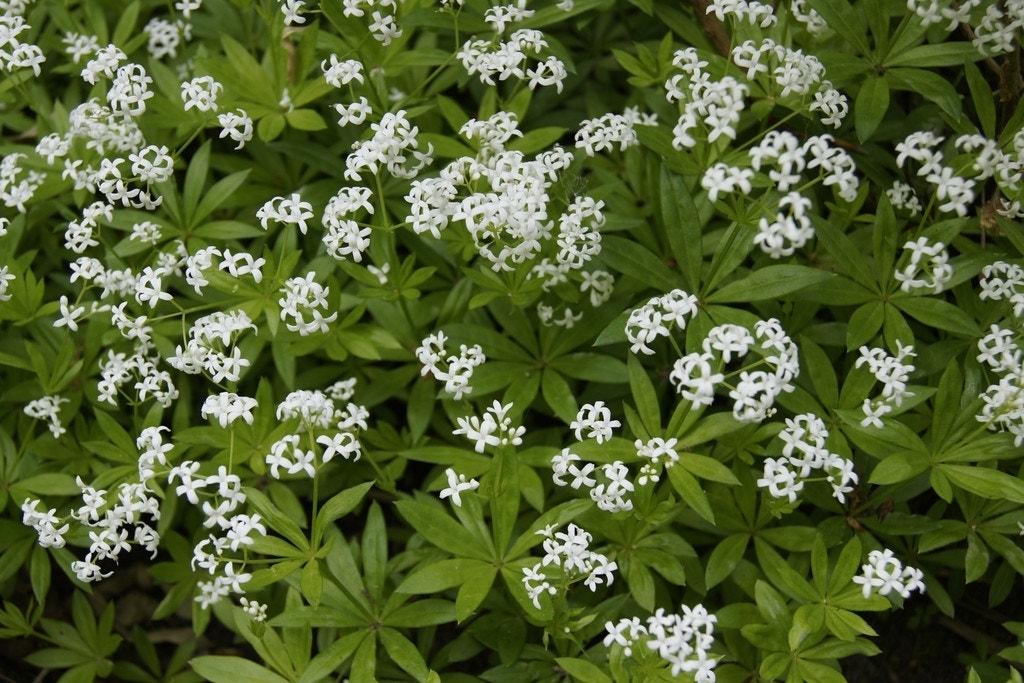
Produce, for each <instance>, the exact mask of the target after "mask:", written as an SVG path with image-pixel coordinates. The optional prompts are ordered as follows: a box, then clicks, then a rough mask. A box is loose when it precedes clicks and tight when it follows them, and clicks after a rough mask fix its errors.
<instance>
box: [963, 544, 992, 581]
mask: <svg viewBox="0 0 1024 683" xmlns="http://www.w3.org/2000/svg"><path fill="white" fill-rule="evenodd" d="M988 563H989V554H988V548H987V547H986V546H985V544H984V543H982V541H981V539H980V538H978V536H977V534H968V535H967V553H966V554H965V555H964V571H965V576H964V581H965V582H966V583H971V582H973V581H977V580H978V579H980V578H981V577H982V576H984V575H985V570H986V569H988Z"/></svg>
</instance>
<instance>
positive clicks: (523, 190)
mask: <svg viewBox="0 0 1024 683" xmlns="http://www.w3.org/2000/svg"><path fill="white" fill-rule="evenodd" d="M459 132H460V134H461V135H463V136H464V137H465V138H466V139H467V140H470V141H475V142H476V144H477V146H478V150H479V151H478V153H477V155H476V157H475V158H474V157H460V158H458V159H456V160H454V161H452V162H451V163H449V164H448V165H447V166H445V168H443V169H442V170H441V173H440V176H439V177H436V178H427V179H418V180H415V181H413V183H412V186H411V187H410V189H409V194H408V195H406V198H405V199H406V201H407V202H408V203H409V208H410V214H409V216H408V217H407V218H406V221H407V223H408V224H409V225H410V226H411V227H412V228H413V230H414V231H415V232H416V233H417V234H422V233H425V232H429V233H430V234H431V235H432V236H433V237H434V238H436V239H440V237H441V231H442V230H444V229H445V228H446V227H448V226H449V225H450V224H451V223H453V222H461V223H463V224H464V225H465V227H466V229H467V230H468V231H469V233H470V235H471V236H472V238H473V243H474V245H475V247H476V249H477V251H478V253H479V254H480V256H482V257H483V258H485V259H487V261H489V262H490V263H491V268H492V269H493V270H495V271H507V272H511V271H513V270H515V269H516V266H518V265H520V264H523V263H528V262H531V261H535V260H536V259H537V258H538V257H540V256H542V254H543V252H544V251H545V250H546V249H547V250H549V253H550V252H551V251H553V252H554V253H553V254H552V255H551V257H548V258H543V259H542V260H540V262H539V263H537V264H536V265H535V266H534V267H533V268H532V269H531V272H530V277H531V278H543V279H544V284H545V285H547V286H548V287H551V286H553V285H556V284H558V283H559V282H564V281H566V280H567V276H568V274H569V273H571V272H575V271H579V270H581V269H582V268H583V267H584V266H585V265H586V264H587V263H588V262H590V261H591V260H592V259H593V258H594V257H595V256H597V255H598V254H599V253H600V250H601V233H600V228H601V226H602V225H604V221H605V219H604V215H603V213H602V210H603V208H604V203H603V202H600V201H595V200H594V199H592V198H590V197H587V196H576V197H575V198H573V199H572V200H571V201H569V202H568V206H566V209H565V212H564V213H563V214H562V215H561V216H559V217H558V219H557V221H554V220H552V219H551V215H550V212H549V209H550V202H551V196H552V195H553V194H554V189H555V188H554V186H555V181H556V180H557V179H558V175H559V173H561V172H562V171H564V170H565V169H567V168H568V167H569V165H570V164H571V163H572V158H573V157H572V154H570V153H569V152H567V151H565V150H564V149H562V148H561V147H558V146H556V147H554V148H553V149H551V150H549V151H546V152H543V153H541V154H539V155H538V156H537V157H536V158H535V159H533V160H527V159H526V158H525V156H524V155H523V153H522V152H517V151H514V150H509V149H506V148H505V144H506V143H507V142H508V141H509V140H511V139H512V138H513V137H516V136H519V135H521V133H520V132H519V130H518V121H517V120H516V118H515V115H514V114H511V113H508V112H499V113H497V114H495V115H494V116H492V117H491V118H489V119H487V120H485V121H478V120H475V119H471V120H470V121H467V122H466V124H465V125H463V127H462V128H461V129H460V131H459ZM463 189H464V190H465V191H466V194H465V195H464V196H462V197H460V191H461V190H463ZM556 225H557V231H556V230H555V227H556ZM552 257H553V258H552Z"/></svg>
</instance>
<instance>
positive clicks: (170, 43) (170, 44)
mask: <svg viewBox="0 0 1024 683" xmlns="http://www.w3.org/2000/svg"><path fill="white" fill-rule="evenodd" d="M202 6H203V0H177V1H176V2H175V3H174V9H175V15H174V20H173V21H171V20H170V19H167V18H165V17H161V16H154V17H153V18H151V19H150V20H149V22H148V23H147V24H146V26H145V27H144V28H143V33H145V34H146V36H147V38H148V42H147V46H146V49H147V51H148V52H149V55H150V56H151V57H152V58H153V59H163V58H165V57H170V58H171V59H174V58H175V57H177V56H178V48H179V47H181V44H182V42H187V41H189V40H191V39H192V14H193V13H194V12H198V11H199V10H200V9H201V8H202Z"/></svg>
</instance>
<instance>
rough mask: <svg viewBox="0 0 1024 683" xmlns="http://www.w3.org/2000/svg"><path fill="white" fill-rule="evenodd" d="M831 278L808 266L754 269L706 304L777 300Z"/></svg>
mask: <svg viewBox="0 0 1024 683" xmlns="http://www.w3.org/2000/svg"><path fill="white" fill-rule="evenodd" d="M833 277H835V275H834V274H833V273H830V272H828V271H825V270H819V269H818V268H811V267H810V266H798V265H777V266H765V267H763V268H758V269H757V270H755V271H754V272H753V273H751V274H750V275H747V276H746V277H744V278H741V279H739V280H736V281H733V282H730V283H729V284H727V285H725V286H723V287H721V288H720V289H718V290H717V291H715V292H713V293H712V294H711V295H710V296H708V297H707V302H708V303H741V302H742V303H746V302H751V301H765V300H768V299H779V298H782V297H784V296H785V295H787V294H792V293H793V292H797V291H799V290H801V289H804V288H807V287H813V286H814V285H817V284H821V283H822V282H825V281H826V280H829V279H831V278H833Z"/></svg>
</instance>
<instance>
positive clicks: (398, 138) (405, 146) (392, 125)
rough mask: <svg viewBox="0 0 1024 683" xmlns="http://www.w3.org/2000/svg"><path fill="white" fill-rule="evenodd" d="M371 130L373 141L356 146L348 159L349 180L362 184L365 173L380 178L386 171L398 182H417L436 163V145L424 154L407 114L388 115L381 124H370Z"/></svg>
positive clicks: (384, 116)
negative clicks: (422, 173) (434, 160)
mask: <svg viewBox="0 0 1024 683" xmlns="http://www.w3.org/2000/svg"><path fill="white" fill-rule="evenodd" d="M370 130H371V131H373V135H372V136H371V137H370V139H369V140H357V141H355V142H354V143H352V152H351V154H349V155H348V156H347V157H346V158H345V167H346V168H345V179H346V180H352V181H358V180H360V179H361V178H362V175H361V174H362V173H366V172H369V173H371V174H377V173H378V172H379V171H380V170H381V169H382V168H386V169H387V171H388V173H390V174H391V175H393V176H395V177H396V178H405V179H409V178H415V177H416V175H417V174H418V173H419V172H420V171H421V170H422V169H423V168H425V167H426V166H427V165H429V164H430V163H431V161H433V156H432V155H433V153H434V147H433V145H431V144H429V143H428V144H427V149H426V151H425V152H424V151H421V150H420V148H419V142H418V141H417V139H416V136H417V134H418V133H419V128H418V127H417V126H414V125H412V124H411V123H410V122H409V119H408V118H406V113H405V111H404V110H401V109H400V110H398V111H397V112H385V113H384V115H383V116H382V117H381V119H380V121H377V122H375V123H371V124H370ZM413 160H414V161H413Z"/></svg>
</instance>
